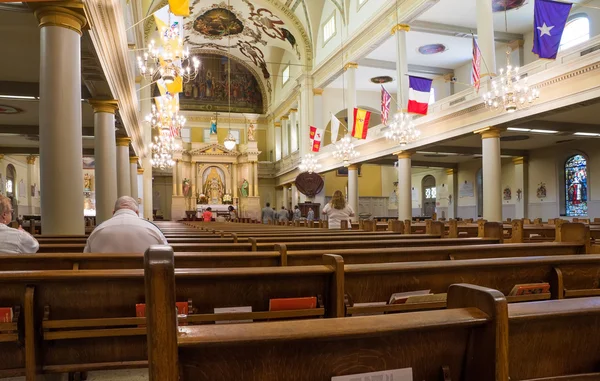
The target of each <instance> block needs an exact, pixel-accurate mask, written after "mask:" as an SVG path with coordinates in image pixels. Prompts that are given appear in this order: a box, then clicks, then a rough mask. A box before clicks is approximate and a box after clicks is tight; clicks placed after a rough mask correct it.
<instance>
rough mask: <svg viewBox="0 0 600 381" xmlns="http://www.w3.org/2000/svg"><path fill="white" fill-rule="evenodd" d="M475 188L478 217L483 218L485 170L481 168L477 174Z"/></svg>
mask: <svg viewBox="0 0 600 381" xmlns="http://www.w3.org/2000/svg"><path fill="white" fill-rule="evenodd" d="M475 186H476V188H477V194H476V198H477V217H483V168H479V169H478V170H477V173H476V174H475Z"/></svg>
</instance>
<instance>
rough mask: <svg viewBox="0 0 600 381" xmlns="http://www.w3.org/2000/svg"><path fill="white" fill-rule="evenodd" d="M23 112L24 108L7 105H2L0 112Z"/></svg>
mask: <svg viewBox="0 0 600 381" xmlns="http://www.w3.org/2000/svg"><path fill="white" fill-rule="evenodd" d="M21 112H23V110H21V109H20V108H16V107H12V106H7V105H0V114H18V113H21Z"/></svg>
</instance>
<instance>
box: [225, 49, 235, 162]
mask: <svg viewBox="0 0 600 381" xmlns="http://www.w3.org/2000/svg"><path fill="white" fill-rule="evenodd" d="M229 42H230V43H229V44H231V37H229ZM227 52H228V53H230V48H227ZM227 101H228V112H229V133H228V134H227V137H226V138H225V140H224V141H223V145H224V146H225V148H227V149H228V150H230V151H232V150H233V149H235V146H236V144H237V141H236V140H235V137H234V136H233V134H232V133H231V58H230V57H229V56H227Z"/></svg>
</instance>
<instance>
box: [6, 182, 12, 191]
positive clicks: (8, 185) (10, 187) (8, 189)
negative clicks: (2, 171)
mask: <svg viewBox="0 0 600 381" xmlns="http://www.w3.org/2000/svg"><path fill="white" fill-rule="evenodd" d="M12 192H13V181H12V180H6V193H12Z"/></svg>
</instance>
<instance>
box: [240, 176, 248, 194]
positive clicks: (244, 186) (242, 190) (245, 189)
mask: <svg viewBox="0 0 600 381" xmlns="http://www.w3.org/2000/svg"><path fill="white" fill-rule="evenodd" d="M248 188H250V184H248V180H246V179H244V181H243V182H242V186H241V187H240V193H241V195H242V197H248Z"/></svg>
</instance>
